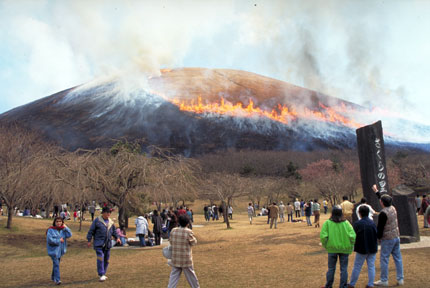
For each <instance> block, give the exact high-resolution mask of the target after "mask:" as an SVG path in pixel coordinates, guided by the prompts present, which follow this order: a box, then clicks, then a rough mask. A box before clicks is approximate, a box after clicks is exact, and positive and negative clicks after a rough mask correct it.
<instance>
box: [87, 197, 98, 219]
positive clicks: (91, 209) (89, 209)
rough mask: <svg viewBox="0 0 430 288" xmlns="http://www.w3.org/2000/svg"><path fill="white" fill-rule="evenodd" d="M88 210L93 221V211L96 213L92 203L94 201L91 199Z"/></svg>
mask: <svg viewBox="0 0 430 288" xmlns="http://www.w3.org/2000/svg"><path fill="white" fill-rule="evenodd" d="M88 212H90V214H91V222H92V221H94V213H96V206H95V204H94V201H93V204H91V206H90V207H88Z"/></svg>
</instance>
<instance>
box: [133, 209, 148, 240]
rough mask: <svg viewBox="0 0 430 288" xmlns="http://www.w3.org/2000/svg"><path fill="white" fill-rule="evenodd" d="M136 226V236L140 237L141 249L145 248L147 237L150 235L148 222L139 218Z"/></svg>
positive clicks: (141, 217) (143, 218)
mask: <svg viewBox="0 0 430 288" xmlns="http://www.w3.org/2000/svg"><path fill="white" fill-rule="evenodd" d="M134 224H135V225H136V236H137V237H139V242H140V247H145V246H146V242H145V235H148V231H149V227H148V220H146V218H145V217H143V216H139V217H137V218H136V220H134ZM148 238H149V237H148Z"/></svg>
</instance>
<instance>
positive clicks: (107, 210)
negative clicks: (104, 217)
mask: <svg viewBox="0 0 430 288" xmlns="http://www.w3.org/2000/svg"><path fill="white" fill-rule="evenodd" d="M102 213H112V209H111V208H110V207H103V209H102Z"/></svg>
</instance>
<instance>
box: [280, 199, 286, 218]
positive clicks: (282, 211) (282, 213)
mask: <svg viewBox="0 0 430 288" xmlns="http://www.w3.org/2000/svg"><path fill="white" fill-rule="evenodd" d="M284 211H285V205H284V203H283V202H282V201H281V203H280V204H279V222H281V223H284V222H285V218H284Z"/></svg>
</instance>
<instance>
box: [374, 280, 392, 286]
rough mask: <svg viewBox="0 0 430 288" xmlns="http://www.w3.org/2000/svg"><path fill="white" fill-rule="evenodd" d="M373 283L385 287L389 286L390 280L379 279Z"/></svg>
mask: <svg viewBox="0 0 430 288" xmlns="http://www.w3.org/2000/svg"><path fill="white" fill-rule="evenodd" d="M373 284H374V285H375V286H384V287H387V286H388V281H382V280H378V281H376V282H374V283H373Z"/></svg>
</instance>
